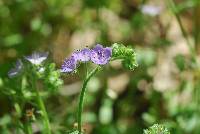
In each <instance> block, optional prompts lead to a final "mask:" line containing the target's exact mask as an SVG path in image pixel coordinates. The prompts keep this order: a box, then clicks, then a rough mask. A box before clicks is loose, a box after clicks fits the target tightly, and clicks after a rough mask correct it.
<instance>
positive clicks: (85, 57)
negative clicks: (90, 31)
mask: <svg viewBox="0 0 200 134" xmlns="http://www.w3.org/2000/svg"><path fill="white" fill-rule="evenodd" d="M90 52H91V50H90V49H88V48H84V49H82V50H81V51H77V52H75V53H73V54H72V55H73V56H74V57H75V59H76V60H77V61H82V62H87V61H89V60H90Z"/></svg>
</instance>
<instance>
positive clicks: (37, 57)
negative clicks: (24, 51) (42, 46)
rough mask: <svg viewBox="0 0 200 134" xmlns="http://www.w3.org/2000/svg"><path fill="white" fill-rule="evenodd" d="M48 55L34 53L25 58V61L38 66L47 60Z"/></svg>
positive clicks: (45, 53)
mask: <svg viewBox="0 0 200 134" xmlns="http://www.w3.org/2000/svg"><path fill="white" fill-rule="evenodd" d="M48 55H49V53H48V52H44V53H39V52H34V53H32V54H31V55H29V56H25V59H26V60H28V61H29V62H31V63H32V64H34V65H39V64H41V63H42V62H43V61H44V60H46V59H47V57H48Z"/></svg>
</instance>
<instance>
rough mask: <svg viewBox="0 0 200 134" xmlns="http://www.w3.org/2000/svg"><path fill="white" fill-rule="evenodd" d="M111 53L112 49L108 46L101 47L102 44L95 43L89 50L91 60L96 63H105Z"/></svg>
mask: <svg viewBox="0 0 200 134" xmlns="http://www.w3.org/2000/svg"><path fill="white" fill-rule="evenodd" d="M111 55H112V49H111V48H110V47H106V48H103V46H102V45H100V44H97V45H96V47H95V48H93V49H92V50H91V53H90V57H91V61H92V62H94V63H95V64H98V65H105V64H107V63H108V62H109V60H110V58H111Z"/></svg>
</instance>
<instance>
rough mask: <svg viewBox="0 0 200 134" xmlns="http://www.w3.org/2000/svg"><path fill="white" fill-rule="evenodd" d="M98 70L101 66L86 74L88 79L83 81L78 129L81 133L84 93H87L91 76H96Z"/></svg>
mask: <svg viewBox="0 0 200 134" xmlns="http://www.w3.org/2000/svg"><path fill="white" fill-rule="evenodd" d="M98 70H99V67H96V68H95V69H94V70H93V71H92V72H91V73H89V74H88V75H87V76H86V79H85V80H84V82H83V86H82V89H81V93H80V97H79V105H78V131H79V133H81V131H82V128H81V124H82V112H83V102H84V95H85V91H86V87H87V84H88V82H89V80H90V79H91V77H92V76H94V75H95V74H96V72H97V71H98Z"/></svg>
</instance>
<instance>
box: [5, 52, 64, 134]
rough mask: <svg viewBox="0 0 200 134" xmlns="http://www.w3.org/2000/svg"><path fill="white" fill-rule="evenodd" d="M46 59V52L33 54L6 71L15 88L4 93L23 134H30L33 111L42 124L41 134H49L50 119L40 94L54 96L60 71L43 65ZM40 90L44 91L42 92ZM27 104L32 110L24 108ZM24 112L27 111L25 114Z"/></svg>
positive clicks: (60, 83)
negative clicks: (9, 97)
mask: <svg viewBox="0 0 200 134" xmlns="http://www.w3.org/2000/svg"><path fill="white" fill-rule="evenodd" d="M47 57H48V53H39V52H34V53H33V54H32V55H30V56H25V57H24V58H23V59H21V60H18V61H17V62H16V65H15V67H14V68H12V69H11V70H10V71H9V72H8V76H9V77H10V78H11V79H12V82H14V83H15V85H18V86H16V87H12V90H10V89H8V90H6V92H7V94H9V95H10V96H12V98H13V100H14V101H13V102H14V107H15V111H16V112H17V117H18V125H19V124H21V128H22V129H23V131H24V133H26V134H32V133H33V132H32V122H33V121H35V116H34V113H35V112H34V109H36V113H39V115H40V116H39V117H40V118H41V121H42V122H43V125H42V128H41V129H42V133H44V134H51V126H50V122H49V117H48V113H47V110H46V108H45V104H44V101H43V97H44V96H43V95H42V93H41V92H44V91H46V92H47V93H53V92H54V91H55V90H56V89H58V88H59V87H60V86H61V85H62V83H63V82H62V80H61V79H60V71H59V70H56V69H55V64H54V63H47V62H45V61H46V59H47ZM41 87H42V88H43V89H44V90H41V89H40V88H41ZM27 104H29V105H31V108H27V107H26V105H27ZM23 111H26V114H24V113H23ZM24 115H25V116H24ZM21 118H24V121H21V120H20V119H21ZM17 129H19V128H17ZM19 131H20V130H19Z"/></svg>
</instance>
